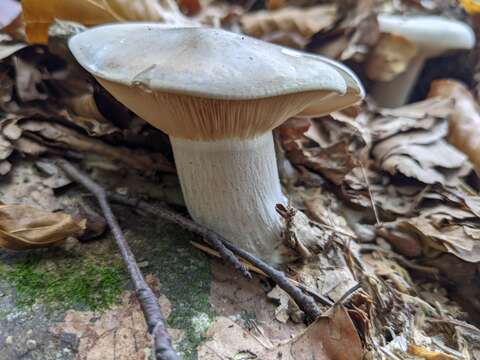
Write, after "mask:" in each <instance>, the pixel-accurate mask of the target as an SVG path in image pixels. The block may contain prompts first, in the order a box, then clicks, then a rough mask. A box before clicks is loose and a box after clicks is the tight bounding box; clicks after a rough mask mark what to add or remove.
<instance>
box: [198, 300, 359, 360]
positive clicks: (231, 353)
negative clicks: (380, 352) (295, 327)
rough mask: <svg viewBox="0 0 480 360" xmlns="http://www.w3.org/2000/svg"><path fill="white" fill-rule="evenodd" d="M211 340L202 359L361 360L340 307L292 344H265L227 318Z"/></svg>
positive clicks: (217, 325)
mask: <svg viewBox="0 0 480 360" xmlns="http://www.w3.org/2000/svg"><path fill="white" fill-rule="evenodd" d="M206 337H207V338H208V339H209V340H207V341H206V342H205V343H203V344H202V345H201V346H200V347H199V348H198V356H199V359H203V360H220V359H262V360H275V359H279V358H281V359H282V360H311V359H316V360H359V359H362V353H363V350H362V344H361V342H360V338H359V336H358V334H357V331H356V329H355V326H354V325H353V322H352V320H351V319H350V317H349V315H348V313H347V311H346V310H345V309H344V308H343V307H342V306H338V307H335V308H333V309H332V311H330V312H329V313H328V314H326V315H325V316H322V317H321V318H319V319H318V320H317V321H315V322H314V323H313V324H311V325H310V326H309V327H308V328H307V329H306V330H305V331H304V332H303V333H301V334H300V335H298V336H297V337H295V338H294V339H293V340H291V341H289V342H288V343H284V344H281V343H276V344H275V343H274V344H272V345H273V346H272V345H270V346H268V345H267V344H263V343H262V342H261V341H260V340H259V339H257V338H256V337H254V336H253V335H252V334H251V333H250V332H249V331H247V330H245V329H243V328H242V327H241V326H239V325H238V324H236V323H235V322H234V321H232V320H230V319H229V318H226V317H217V318H216V319H215V320H214V321H213V324H212V325H211V327H210V328H209V330H208V332H207V334H206Z"/></svg>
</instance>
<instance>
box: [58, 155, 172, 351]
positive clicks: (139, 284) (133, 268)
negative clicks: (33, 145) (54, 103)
mask: <svg viewBox="0 0 480 360" xmlns="http://www.w3.org/2000/svg"><path fill="white" fill-rule="evenodd" d="M56 164H57V165H58V166H59V167H60V168H61V169H62V170H63V171H64V172H65V173H66V174H67V176H68V177H69V178H71V179H72V180H74V181H76V182H78V183H79V184H81V185H82V186H83V187H85V188H86V189H87V190H88V191H90V192H91V193H92V194H93V195H94V196H95V197H96V199H97V201H98V203H99V204H100V207H101V209H102V212H103V215H104V216H105V219H106V221H107V223H108V225H109V227H110V229H111V230H112V233H113V236H114V237H115V241H116V243H117V246H118V248H119V250H120V253H121V255H122V258H123V260H124V262H125V265H126V266H127V269H128V272H129V274H130V277H131V279H132V281H133V285H134V287H135V291H136V293H137V296H138V299H139V301H140V304H141V305H142V310H143V314H144V316H145V320H146V322H147V325H148V330H149V332H150V334H151V335H152V336H153V341H154V348H155V358H156V359H157V360H180V357H179V356H178V354H177V353H176V352H175V350H174V349H173V347H172V340H171V338H170V335H169V334H168V332H167V329H166V326H165V319H164V318H163V315H162V312H161V309H160V305H159V304H158V299H157V297H156V296H155V294H154V293H153V291H152V289H150V287H149V286H148V285H147V283H146V282H145V279H144V278H143V275H142V273H141V271H140V269H139V268H138V265H137V262H136V261H135V257H134V255H133V253H132V251H131V249H130V247H129V245H128V243H127V240H126V239H125V236H124V235H123V232H122V230H121V229H120V226H119V225H118V222H117V220H116V218H115V215H114V214H113V212H112V209H111V208H110V205H109V203H108V200H107V193H106V191H105V190H104V189H103V188H102V187H101V186H100V185H98V184H97V183H95V182H94V181H93V180H91V179H90V178H89V177H88V176H87V175H86V174H84V173H82V172H81V171H79V170H78V169H77V168H75V167H74V166H73V165H72V164H70V163H69V162H68V161H66V160H61V159H58V160H57V161H56Z"/></svg>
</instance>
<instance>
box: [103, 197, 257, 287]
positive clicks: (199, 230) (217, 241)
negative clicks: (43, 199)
mask: <svg viewBox="0 0 480 360" xmlns="http://www.w3.org/2000/svg"><path fill="white" fill-rule="evenodd" d="M108 198H109V199H110V200H112V201H114V202H116V203H119V204H123V205H127V206H131V207H133V208H137V209H140V210H142V211H145V212H148V213H150V214H153V215H155V216H157V217H159V218H161V219H164V220H167V221H168V222H172V223H174V224H177V225H179V226H181V227H182V228H184V229H186V230H188V231H190V232H192V233H195V234H198V235H201V236H202V237H203V238H204V240H205V242H206V243H207V244H209V245H210V246H212V247H213V248H214V249H215V250H217V251H218V252H219V253H220V256H221V257H222V258H223V259H224V260H225V261H227V262H228V263H230V264H231V265H232V266H233V267H234V268H235V269H236V270H238V271H239V272H240V273H242V275H243V276H244V277H246V278H247V279H249V280H250V279H251V278H252V274H250V271H249V270H248V269H247V268H246V267H245V265H244V264H242V263H241V262H240V261H239V260H238V258H237V257H236V256H235V255H234V254H233V252H232V251H231V250H229V249H228V248H226V247H225V245H224V243H223V239H222V238H221V237H220V235H218V234H216V233H214V232H213V231H210V230H208V229H206V228H204V227H202V226H200V225H198V224H197V223H195V222H193V221H192V220H190V219H188V218H186V217H185V216H182V215H180V214H178V213H176V212H173V211H171V210H168V209H166V208H162V207H160V206H153V205H150V204H148V203H147V202H145V201H143V200H141V199H136V198H132V197H128V196H124V195H120V194H117V193H108Z"/></svg>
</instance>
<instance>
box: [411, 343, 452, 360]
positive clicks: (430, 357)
mask: <svg viewBox="0 0 480 360" xmlns="http://www.w3.org/2000/svg"><path fill="white" fill-rule="evenodd" d="M408 353H409V354H411V355H415V356H416V357H420V358H422V359H425V360H456V359H457V358H456V357H453V356H450V355H447V354H445V353H443V352H440V351H432V350H428V349H426V348H424V347H422V346H416V345H412V344H410V345H408Z"/></svg>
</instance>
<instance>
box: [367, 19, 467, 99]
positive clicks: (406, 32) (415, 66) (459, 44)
mask: <svg viewBox="0 0 480 360" xmlns="http://www.w3.org/2000/svg"><path fill="white" fill-rule="evenodd" d="M378 23H379V27H380V31H381V32H385V33H391V34H395V35H399V36H402V37H404V38H406V39H407V40H408V41H410V42H411V43H413V44H414V45H415V46H416V49H417V52H416V55H415V57H414V58H413V59H412V60H411V62H410V64H409V66H408V68H407V70H406V71H405V72H403V73H402V74H400V75H399V76H397V77H396V78H395V79H393V80H392V81H389V82H380V81H378V82H376V83H375V85H374V87H373V89H372V96H373V98H374V99H375V100H376V101H377V103H378V104H379V105H381V106H385V107H398V106H401V105H404V104H405V103H406V102H407V101H408V97H409V95H410V93H411V91H412V89H413V87H414V85H415V82H416V80H417V78H418V75H419V73H420V71H421V70H422V67H423V64H424V62H425V60H427V59H428V58H431V57H435V56H438V55H441V54H442V53H444V52H446V51H449V50H462V49H471V48H473V46H474V45H475V35H474V33H473V30H472V29H471V28H470V26H468V25H467V24H465V23H463V22H460V21H456V20H451V19H448V18H444V17H440V16H413V15H412V16H402V15H379V16H378Z"/></svg>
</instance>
